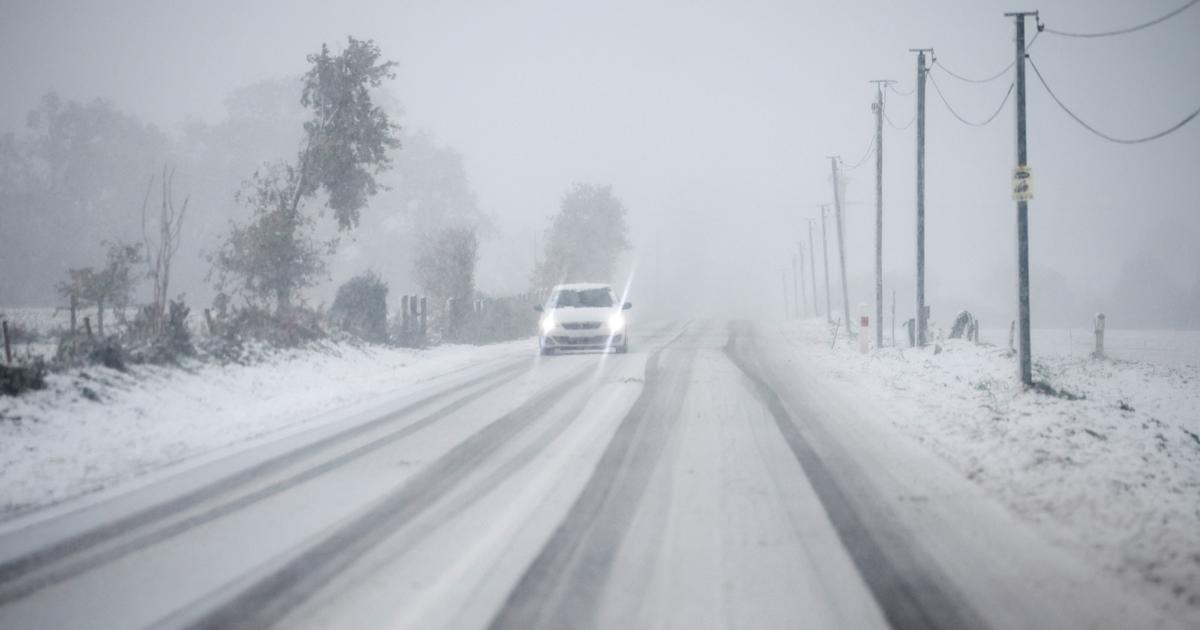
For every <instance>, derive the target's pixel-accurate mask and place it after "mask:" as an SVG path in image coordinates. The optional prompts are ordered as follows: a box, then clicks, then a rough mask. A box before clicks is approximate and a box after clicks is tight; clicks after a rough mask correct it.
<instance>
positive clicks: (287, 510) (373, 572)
mask: <svg viewBox="0 0 1200 630" xmlns="http://www.w3.org/2000/svg"><path fill="white" fill-rule="evenodd" d="M634 350H635V351H634V352H631V353H630V354H628V355H580V356H562V357H552V358H528V357H517V358H509V359H504V360H499V361H494V362H490V363H487V364H485V365H480V366H478V367H477V368H475V369H472V370H466V371H462V372H456V373H454V374H452V375H448V376H446V377H444V378H442V379H435V380H433V381H431V382H430V383H429V384H428V385H427V387H425V388H424V389H423V390H422V391H420V392H418V393H414V394H413V395H411V396H409V397H408V398H406V399H405V400H404V401H403V402H402V403H397V404H395V405H393V406H392V407H389V408H387V409H386V411H380V412H379V413H377V414H376V415H374V416H369V417H358V416H356V417H354V418H348V419H346V420H345V421H343V422H339V423H330V424H328V425H324V426H321V427H319V428H317V429H314V430H312V431H309V432H306V433H303V434H296V435H290V436H287V437H285V438H282V439H279V440H275V441H272V442H269V443H266V444H263V445H261V446H259V447H256V448H254V449H252V450H249V451H245V452H241V453H238V454H236V455H232V456H230V457H228V458H226V459H222V460H218V461H214V462H211V463H210V464H208V465H205V466H202V467H196V468H193V469H191V470H187V471H183V472H180V473H179V474H176V475H173V476H171V477H168V478H166V479H163V480H161V481H159V482H157V483H153V484H148V485H145V486H144V487H141V488H139V489H136V490H133V491H131V492H129V493H126V494H123V495H120V496H117V497H114V498H112V499H110V500H107V501H101V502H96V503H94V504H92V505H87V506H84V507H82V508H80V509H78V510H76V511H70V512H66V513H64V514H62V515H59V516H56V517H54V518H50V519H41V520H37V521H31V522H30V524H29V525H28V526H26V527H11V526H10V527H8V528H6V530H5V532H4V533H2V534H0V627H3V628H6V629H8V628H11V629H19V628H113V629H116V628H144V627H161V628H236V627H245V628H263V627H272V626H274V627H287V628H309V627H311V628H422V629H424V628H488V627H490V628H565V627H572V628H689V629H690V628H796V627H812V628H855V629H858V628H885V627H894V628H1062V627H1092V628H1110V627H1111V628H1129V627H1163V628H1170V627H1177V626H1176V625H1175V624H1176V622H1174V621H1172V620H1170V619H1166V618H1163V616H1162V613H1161V612H1159V610H1158V609H1157V608H1156V607H1154V606H1153V605H1152V604H1150V603H1149V602H1148V600H1146V599H1144V598H1143V597H1141V596H1140V595H1138V594H1136V593H1128V592H1123V591H1122V590H1121V588H1120V585H1118V584H1117V583H1116V582H1114V581H1112V580H1110V579H1108V578H1107V577H1105V576H1104V575H1103V574H1101V573H1099V572H1098V571H1097V570H1096V568H1095V567H1093V566H1091V565H1090V564H1088V563H1087V562H1086V559H1083V558H1078V557H1076V556H1074V555H1071V554H1070V553H1068V552H1067V551H1066V550H1063V549H1059V548H1057V547H1055V546H1053V545H1052V544H1050V543H1048V542H1046V540H1045V539H1044V538H1043V537H1041V536H1039V535H1038V534H1037V533H1036V532H1034V531H1032V530H1030V529H1029V528H1028V526H1026V525H1025V524H1023V523H1022V522H1020V521H1019V520H1018V519H1016V518H1015V517H1013V516H1012V515H1011V514H1009V513H1008V512H1007V511H1005V510H1004V509H1003V508H1002V507H1001V506H1000V505H999V504H998V503H997V502H996V501H994V500H992V499H990V498H988V497H987V496H985V495H984V494H983V492H982V490H981V489H979V488H978V487H977V486H975V485H973V484H971V483H969V482H968V481H967V480H966V479H965V478H964V477H963V476H962V475H961V474H959V473H957V472H955V471H954V470H953V469H952V468H951V467H950V466H949V465H948V464H947V463H946V462H945V461H944V460H942V459H941V458H939V457H937V456H936V455H934V454H932V453H931V452H929V451H928V450H926V449H924V448H923V447H922V446H920V445H919V444H917V443H916V442H914V441H912V440H911V439H908V438H906V437H905V436H903V435H900V434H899V433H897V432H896V430H895V429H894V428H891V425H890V424H889V423H888V422H885V421H883V420H882V418H884V417H885V416H886V414H887V411H886V410H880V409H875V408H872V407H871V406H870V401H864V400H860V399H858V397H857V396H856V394H855V392H853V391H847V390H846V389H845V388H844V387H839V386H838V385H837V384H836V382H832V381H830V380H829V379H827V378H825V375H822V374H821V373H820V372H819V370H816V369H814V368H813V367H812V366H810V365H805V364H804V362H803V360H797V358H796V357H797V355H796V353H795V349H794V348H789V347H787V345H786V344H784V343H781V342H780V338H779V335H778V334H777V333H776V331H774V330H772V329H770V328H769V327H756V326H750V325H746V324H735V325H729V324H726V323H722V322H692V323H689V324H683V323H681V324H674V325H668V326H664V327H661V328H659V329H657V330H653V331H651V332H649V333H648V334H644V335H641V336H635V337H634ZM1178 627H1183V626H1182V624H1180V625H1179V626H1178Z"/></svg>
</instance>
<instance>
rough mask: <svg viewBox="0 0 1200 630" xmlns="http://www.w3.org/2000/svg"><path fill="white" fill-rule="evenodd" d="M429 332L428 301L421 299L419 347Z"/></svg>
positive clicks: (424, 298)
mask: <svg viewBox="0 0 1200 630" xmlns="http://www.w3.org/2000/svg"><path fill="white" fill-rule="evenodd" d="M428 332H429V300H428V298H426V297H424V296H422V297H421V345H424V344H425V335H426V333H428Z"/></svg>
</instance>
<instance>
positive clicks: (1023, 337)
mask: <svg viewBox="0 0 1200 630" xmlns="http://www.w3.org/2000/svg"><path fill="white" fill-rule="evenodd" d="M1004 15H1005V16H1006V17H1011V18H1013V21H1014V22H1015V23H1016V27H1017V36H1016V44H1017V45H1016V54H1017V58H1016V68H1017V90H1016V92H1017V94H1016V96H1017V167H1016V169H1014V171H1013V183H1014V185H1013V199H1014V200H1015V201H1016V202H1017V354H1018V363H1019V368H1018V372H1019V374H1020V377H1021V383H1022V384H1023V385H1025V386H1026V387H1029V386H1031V385H1033V359H1032V351H1031V348H1030V335H1029V199H1030V198H1032V196H1033V195H1032V194H1031V188H1030V186H1029V172H1030V171H1029V156H1028V154H1027V153H1026V150H1025V16H1028V15H1032V16H1034V18H1035V19H1036V18H1037V11H1019V12H1015V13H1005V14H1004ZM1018 183H1020V184H1021V185H1022V186H1023V187H1022V188H1018V186H1017V184H1018Z"/></svg>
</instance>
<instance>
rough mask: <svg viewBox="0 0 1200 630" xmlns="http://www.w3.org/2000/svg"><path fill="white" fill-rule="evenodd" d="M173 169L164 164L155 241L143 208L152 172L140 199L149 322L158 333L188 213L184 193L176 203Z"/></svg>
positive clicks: (148, 193)
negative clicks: (149, 289) (151, 289)
mask: <svg viewBox="0 0 1200 630" xmlns="http://www.w3.org/2000/svg"><path fill="white" fill-rule="evenodd" d="M174 184H175V169H174V168H170V169H168V168H167V165H166V164H164V165H163V174H162V201H161V203H160V205H159V213H158V230H157V231H158V236H157V241H155V240H152V239H151V238H150V232H149V229H148V228H149V225H148V224H149V221H148V216H147V212H146V208H147V206H148V205H149V201H150V191H151V189H153V188H154V176H153V175H151V176H150V182H149V183H148V184H147V185H146V196H145V198H144V199H143V200H142V242H143V243H144V244H145V246H146V266H147V268H148V272H147V276H148V277H149V278H150V281H151V282H152V283H154V301H153V302H152V303H151V305H150V307H151V311H150V326H151V330H152V332H154V333H155V334H157V333H159V332H160V331H161V329H162V323H163V319H164V317H166V313H167V299H168V295H169V294H168V290H169V289H170V285H171V261H172V260H174V258H175V254H176V252H178V251H179V244H180V242H181V240H182V235H183V218H184V216H185V215H186V214H187V207H188V201H189V200H190V199H191V197H190V196H189V197H184V199H183V205H181V206H179V207H178V208H176V207H175V191H174Z"/></svg>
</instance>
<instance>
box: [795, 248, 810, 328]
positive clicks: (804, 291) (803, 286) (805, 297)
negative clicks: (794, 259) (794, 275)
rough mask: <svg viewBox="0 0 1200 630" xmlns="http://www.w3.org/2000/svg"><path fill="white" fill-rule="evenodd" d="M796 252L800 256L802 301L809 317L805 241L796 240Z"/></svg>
mask: <svg viewBox="0 0 1200 630" xmlns="http://www.w3.org/2000/svg"><path fill="white" fill-rule="evenodd" d="M796 254H797V256H799V258H800V303H801V304H803V305H804V316H805V317H808V280H806V279H805V278H804V243H802V242H800V241H796Z"/></svg>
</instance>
